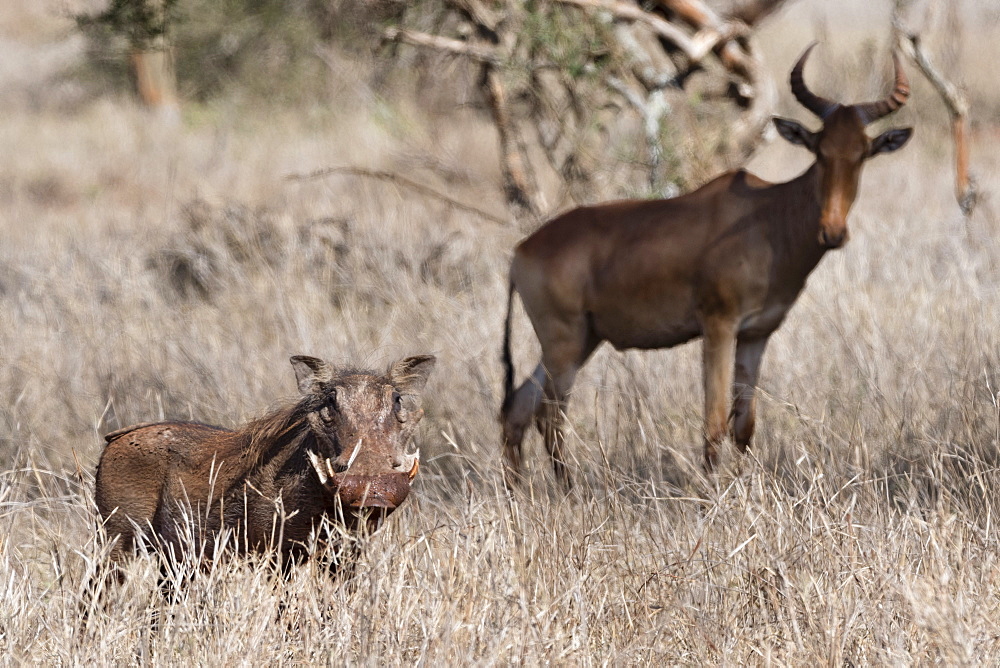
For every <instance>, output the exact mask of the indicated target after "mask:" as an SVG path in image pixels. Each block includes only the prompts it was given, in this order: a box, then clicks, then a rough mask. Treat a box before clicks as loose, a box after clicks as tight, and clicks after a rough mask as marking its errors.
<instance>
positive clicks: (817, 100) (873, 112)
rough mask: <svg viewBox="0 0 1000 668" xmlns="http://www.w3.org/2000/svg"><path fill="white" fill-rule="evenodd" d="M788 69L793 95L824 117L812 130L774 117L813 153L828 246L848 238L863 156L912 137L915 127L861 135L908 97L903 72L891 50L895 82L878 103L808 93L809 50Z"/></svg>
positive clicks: (888, 150)
mask: <svg viewBox="0 0 1000 668" xmlns="http://www.w3.org/2000/svg"><path fill="white" fill-rule="evenodd" d="M815 46H816V45H815V44H812V45H811V46H810V47H809V48H807V49H806V50H805V53H803V54H802V56H801V57H800V58H799V60H798V62H797V63H795V67H793V68H792V75H791V77H790V79H791V86H792V93H793V94H794V95H795V99H797V100H798V101H799V103H801V104H802V106H804V107H805V108H806V109H808V110H809V111H811V112H813V113H814V114H816V115H817V116H819V118H820V119H821V120H822V121H823V127H822V128H821V129H820V130H819V131H818V132H811V131H809V130H808V129H806V128H805V127H803V126H802V125H801V124H799V123H797V122H796V121H793V120H789V119H787V118H775V119H774V124H775V125H776V126H777V128H778V132H779V133H780V134H781V136H782V137H784V138H785V139H787V140H788V141H790V142H792V143H793V144H799V145H801V146H805V147H806V148H807V149H809V150H810V151H812V152H813V154H815V156H816V165H817V166H818V168H819V179H820V192H819V199H820V203H821V207H822V213H821V214H820V230H819V242H820V244H822V245H823V246H825V247H826V248H838V247H840V246H842V245H843V244H844V242H846V241H847V238H848V232H847V212H848V211H849V210H850V208H851V204H853V203H854V198H855V197H856V196H857V192H858V181H859V180H860V177H861V167H862V165H863V164H864V162H865V160H867V159H868V158H871V157H872V156H875V155H878V154H879V153H891V152H892V151H895V150H896V149H898V148H901V147H902V146H903V144H905V143H906V141H907V140H908V139H909V138H910V135H911V134H912V133H913V128H895V129H892V130H886V131H885V132H883V133H882V134H880V135H879V136H877V137H875V138H874V139H872V138H869V137H868V135H867V134H865V126H866V125H868V124H869V123H872V122H874V121H876V120H878V119H880V118H882V117H884V116H887V115H889V114H891V113H892V112H894V111H896V110H897V109H899V108H900V107H902V106H903V105H904V104H906V100H907V98H908V97H909V96H910V84H909V82H908V81H907V79H906V73H905V72H904V71H903V67H902V66H901V65H900V63H899V57H898V56H897V55H896V54H895V53H893V54H892V61H893V65H894V66H895V71H896V84H895V87H894V89H893V91H892V93H891V94H890V95H889V97H887V98H886V99H884V100H881V101H879V102H868V103H864V104H849V105H843V104H839V103H837V102H833V101H831V100H827V99H825V98H823V97H820V96H819V95H815V94H814V93H812V92H811V91H810V90H809V88H807V87H806V84H805V81H804V80H803V78H802V69H803V67H805V64H806V59H807V58H808V57H809V52H810V51H812V49H813V47H815Z"/></svg>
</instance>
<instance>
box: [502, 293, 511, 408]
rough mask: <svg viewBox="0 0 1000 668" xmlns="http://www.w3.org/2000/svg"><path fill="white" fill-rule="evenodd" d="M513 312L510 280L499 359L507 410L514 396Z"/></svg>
mask: <svg viewBox="0 0 1000 668" xmlns="http://www.w3.org/2000/svg"><path fill="white" fill-rule="evenodd" d="M513 312H514V281H510V282H509V283H508V287H507V320H506V321H505V322H504V330H503V354H502V357H501V359H502V360H503V365H504V379H503V404H502V406H503V408H502V409H501V410H502V411H506V410H507V403H508V402H509V401H510V399H511V397H512V396H514V359H513V358H512V357H511V355H510V321H511V317H512V316H511V314H512V313H513Z"/></svg>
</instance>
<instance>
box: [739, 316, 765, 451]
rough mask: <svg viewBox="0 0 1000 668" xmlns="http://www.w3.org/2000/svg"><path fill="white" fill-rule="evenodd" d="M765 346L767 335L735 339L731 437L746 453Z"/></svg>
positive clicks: (754, 412) (751, 433)
mask: <svg viewBox="0 0 1000 668" xmlns="http://www.w3.org/2000/svg"><path fill="white" fill-rule="evenodd" d="M766 347H767V337H766V336H764V337H760V338H756V339H742V338H741V339H738V340H737V342H736V374H735V379H734V382H733V411H732V437H733V442H734V443H735V444H736V447H738V448H739V449H740V452H746V450H747V447H749V445H750V440H751V439H752V438H753V430H754V421H755V416H756V413H757V394H756V390H757V378H758V375H759V372H760V362H761V359H763V357H764V348H766Z"/></svg>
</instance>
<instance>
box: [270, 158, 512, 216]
mask: <svg viewBox="0 0 1000 668" xmlns="http://www.w3.org/2000/svg"><path fill="white" fill-rule="evenodd" d="M330 174H347V175H349V176H363V177H365V178H370V179H378V180H380V181H390V182H392V183H396V184H399V185H401V186H404V187H406V188H409V189H411V190H415V191H417V192H418V193H420V194H422V195H427V196H428V197H432V198H434V199H437V200H440V201H442V202H444V203H445V204H448V205H449V206H452V207H454V208H456V209H459V210H461V211H467V212H469V213H474V214H476V215H477V216H479V217H480V218H483V219H485V220H488V221H490V222H491V223H497V224H499V225H506V224H507V221H506V220H503V219H502V218H499V217H497V216H494V215H493V214H491V213H488V212H486V211H483V210H482V209H479V208H476V207H474V206H471V205H469V204H463V203H462V202H459V201H458V200H456V199H452V198H451V197H448V196H447V195H445V194H444V193H442V192H439V191H438V190H435V189H434V188H431V187H430V186H425V185H424V184H422V183H417V182H416V181H413V180H411V179H408V178H406V177H405V176H402V175H400V174H396V173H395V172H386V171H381V170H375V169H365V168H363V167H326V168H324V169H317V170H316V171H313V172H309V173H307V174H288V175H287V176H285V180H287V181H311V180H313V179H318V178H322V177H324V176H329V175H330Z"/></svg>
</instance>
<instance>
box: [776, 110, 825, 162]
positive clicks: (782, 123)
mask: <svg viewBox="0 0 1000 668" xmlns="http://www.w3.org/2000/svg"><path fill="white" fill-rule="evenodd" d="M774 127H776V128H778V134H779V135H781V136H782V137H784V138H785V139H787V140H788V141H790V142H791V143H793V144H797V145H798V146H805V147H806V148H807V149H809V150H810V151H812V152H813V153H815V152H816V136H817V135H816V133H815V132H810V131H809V130H807V129H806V128H804V127H803V126H802V124H801V123H799V122H798V121H793V120H792V119H790V118H781V117H780V116H775V117H774Z"/></svg>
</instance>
